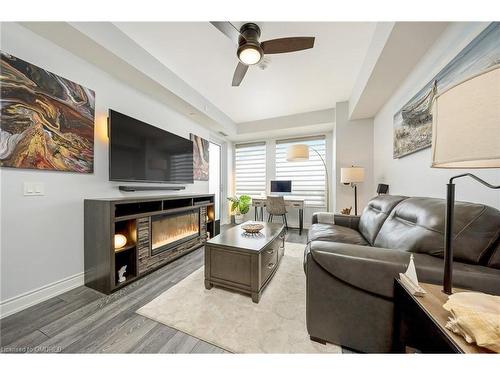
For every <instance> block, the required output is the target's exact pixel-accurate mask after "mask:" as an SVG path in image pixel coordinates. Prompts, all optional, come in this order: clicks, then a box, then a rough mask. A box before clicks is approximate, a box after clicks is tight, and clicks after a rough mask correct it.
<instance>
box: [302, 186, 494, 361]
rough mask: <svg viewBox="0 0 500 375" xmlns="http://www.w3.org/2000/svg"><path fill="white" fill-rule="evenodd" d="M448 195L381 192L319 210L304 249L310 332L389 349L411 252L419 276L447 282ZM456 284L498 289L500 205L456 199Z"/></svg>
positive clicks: (367, 348) (369, 348) (365, 348)
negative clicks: (341, 208)
mask: <svg viewBox="0 0 500 375" xmlns="http://www.w3.org/2000/svg"><path fill="white" fill-rule="evenodd" d="M445 206H446V202H445V200H443V199H435V198H416V197H412V198H409V197H403V196H391V195H380V196H377V197H375V198H373V199H372V200H371V201H370V202H369V203H368V205H367V207H366V208H365V209H364V211H363V213H362V215H361V216H360V217H359V216H344V215H335V214H331V213H316V214H314V215H313V224H312V226H311V228H310V229H309V234H308V244H307V246H306V249H305V254H304V269H305V272H306V280H307V283H306V302H307V303H306V310H307V311H306V320H307V330H308V332H309V335H310V337H311V339H312V340H315V341H319V342H331V343H334V344H339V345H342V346H345V347H348V348H352V349H355V350H357V351H361V352H390V351H391V347H392V331H393V329H392V327H393V326H392V325H393V308H394V307H393V288H394V278H395V277H396V276H397V275H398V274H399V273H400V272H404V271H405V270H406V267H407V265H408V261H409V258H410V253H413V254H414V261H415V265H416V269H417V276H418V278H419V281H422V282H428V283H434V284H442V279H443V253H444V249H443V248H444V234H443V233H444V213H445ZM453 283H454V286H455V287H462V288H467V289H473V290H477V291H482V292H486V293H491V294H500V211H498V210H497V209H495V208H492V207H489V206H485V205H481V204H474V203H466V202H456V204H455V221H454V264H453Z"/></svg>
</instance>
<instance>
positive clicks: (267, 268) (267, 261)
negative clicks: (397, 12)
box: [260, 246, 279, 283]
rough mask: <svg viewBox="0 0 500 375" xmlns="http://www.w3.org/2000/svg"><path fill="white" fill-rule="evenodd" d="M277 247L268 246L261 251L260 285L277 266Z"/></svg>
mask: <svg viewBox="0 0 500 375" xmlns="http://www.w3.org/2000/svg"><path fill="white" fill-rule="evenodd" d="M278 251H279V246H269V248H267V249H265V250H264V251H262V254H261V258H260V273H261V275H262V279H261V283H264V282H265V281H266V280H267V278H268V277H269V275H270V274H271V273H272V272H273V271H274V269H275V268H276V266H277V264H278Z"/></svg>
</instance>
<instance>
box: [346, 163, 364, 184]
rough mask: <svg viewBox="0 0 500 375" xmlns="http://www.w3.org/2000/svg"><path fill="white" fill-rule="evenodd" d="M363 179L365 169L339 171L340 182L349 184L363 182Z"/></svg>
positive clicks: (352, 168)
mask: <svg viewBox="0 0 500 375" xmlns="http://www.w3.org/2000/svg"><path fill="white" fill-rule="evenodd" d="M364 179H365V169H364V168H362V167H354V166H353V167H349V168H341V169H340V182H341V183H343V184H350V183H355V182H363V181H364Z"/></svg>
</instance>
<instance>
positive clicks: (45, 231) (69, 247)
mask: <svg viewBox="0 0 500 375" xmlns="http://www.w3.org/2000/svg"><path fill="white" fill-rule="evenodd" d="M1 28H2V36H1V48H2V50H3V51H5V52H7V53H11V54H13V55H15V56H17V57H19V58H21V59H24V60H26V61H28V62H31V63H33V64H35V65H38V66H40V67H42V68H45V69H47V70H49V71H51V72H53V73H56V74H58V75H61V76H63V77H65V78H68V79H70V80H73V81H75V82H77V83H80V84H82V85H84V86H86V87H89V88H91V89H93V90H94V91H95V93H96V122H95V126H96V128H95V151H94V152H95V153H94V156H95V160H94V161H95V165H94V168H95V171H94V173H93V174H77V173H67V172H48V171H32V170H22V169H7V168H3V169H1V170H0V173H1V207H2V211H1V216H2V217H1V223H2V227H1V289H0V293H1V296H0V297H1V301H2V304H3V307H4V308H8V306H9V303H13V302H16V296H20V295H21V294H24V293H27V292H30V291H33V290H35V289H37V288H41V287H43V286H46V285H48V284H51V283H54V282H58V281H59V280H62V279H67V278H70V279H71V280H72V282H71V283H72V284H71V283H70V284H71V285H72V286H74V283H78V282H81V281H82V280H83V278H82V277H81V273H82V272H83V200H84V199H85V198H98V197H113V196H122V195H125V194H122V193H120V192H119V191H118V189H117V187H116V186H117V185H118V184H117V183H112V182H109V181H108V151H107V147H108V145H107V142H108V141H107V137H106V117H107V112H108V109H109V108H112V109H115V110H117V111H119V112H122V113H126V114H128V115H130V116H132V117H136V118H138V119H141V120H143V121H145V122H148V123H151V124H154V125H156V126H158V127H161V128H163V129H166V130H168V131H170V132H173V133H176V134H178V135H181V136H183V137H186V138H189V133H190V132H192V133H196V134H198V135H200V136H202V137H204V138H206V139H209V136H210V134H209V131H208V130H207V129H205V128H203V127H201V126H199V125H197V124H196V123H194V122H193V121H191V120H190V119H188V118H187V117H184V116H183V115H180V114H179V113H177V112H174V111H173V110H171V109H170V108H168V107H166V106H165V105H163V104H161V103H159V102H157V101H155V100H153V99H152V98H151V97H149V96H146V95H144V94H142V93H140V92H138V91H136V90H133V89H131V88H130V87H128V86H125V85H123V84H121V83H120V82H119V81H117V80H115V79H113V78H111V77H110V76H109V75H107V74H105V73H104V72H102V71H101V70H99V69H97V68H96V67H94V66H93V65H90V64H89V63H87V62H85V61H84V60H82V59H80V58H77V57H75V56H74V55H72V54H70V53H69V52H67V51H66V50H64V49H62V48H60V47H58V46H56V45H54V44H52V43H51V42H49V41H47V40H46V39H43V38H41V37H39V36H37V35H36V34H34V33H32V32H31V31H28V30H27V29H25V28H23V27H21V26H20V25H18V24H7V23H2V24H1ZM24 182H43V183H44V184H45V196H42V197H24V196H23V183H24ZM195 192H196V193H206V192H208V182H195V183H194V184H193V185H187V188H186V190H185V191H183V192H181V193H182V194H184V193H195ZM160 193H161V192H152V193H151V194H160ZM130 194H134V193H128V195H130ZM140 195H145V194H144V193H141V194H140ZM73 276H74V277H73ZM56 289H57V288H56ZM23 298H24V297H23ZM6 301H7V303H4V302H6ZM26 301H27V300H26ZM16 303H17V305H16V306H20V304H22V301H21V302H19V301H18V302H16ZM6 306H7V307H6Z"/></svg>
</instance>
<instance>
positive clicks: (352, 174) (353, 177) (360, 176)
mask: <svg viewBox="0 0 500 375" xmlns="http://www.w3.org/2000/svg"><path fill="white" fill-rule="evenodd" d="M364 179H365V169H364V168H362V167H355V166H354V165H353V166H352V167H349V168H341V169H340V182H341V183H343V184H344V185H349V184H350V185H351V187H352V188H354V215H357V214H358V186H357V184H358V183H359V182H363V181H364Z"/></svg>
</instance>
